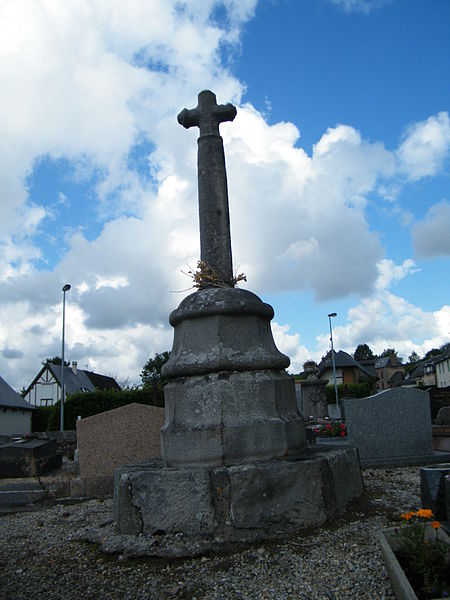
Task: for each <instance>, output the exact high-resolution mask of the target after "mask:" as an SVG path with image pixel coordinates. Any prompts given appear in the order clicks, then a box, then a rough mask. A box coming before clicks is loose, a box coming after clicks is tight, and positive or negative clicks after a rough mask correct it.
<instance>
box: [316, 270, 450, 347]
mask: <svg viewBox="0 0 450 600" xmlns="http://www.w3.org/2000/svg"><path fill="white" fill-rule="evenodd" d="M414 267H415V265H414V262H413V261H412V260H410V259H407V260H405V261H404V262H403V263H402V264H400V265H396V264H394V263H393V261H391V260H382V261H380V263H379V265H378V269H379V278H378V282H377V290H376V292H375V293H374V294H372V295H371V296H369V297H367V298H364V299H363V300H362V301H361V302H360V303H359V304H357V305H356V306H354V307H352V308H350V310H349V311H348V312H347V315H346V323H345V325H337V326H334V327H333V339H334V342H335V346H336V348H339V349H342V350H345V351H346V352H350V353H351V352H353V351H354V350H355V348H356V346H357V345H358V344H360V343H367V344H369V346H370V347H371V349H372V350H373V352H375V353H380V352H382V351H383V350H384V349H385V348H392V347H395V349H396V350H397V351H398V352H399V355H400V356H403V357H404V358H407V357H408V356H409V354H410V353H411V352H412V351H413V350H415V351H416V352H417V353H418V354H419V355H423V354H425V353H426V352H427V351H428V350H430V349H431V348H438V347H439V346H441V345H442V344H444V343H446V342H448V341H449V339H450V306H448V305H444V306H443V307H442V308H441V309H439V310H436V311H426V310H423V309H422V308H420V307H418V306H415V305H413V304H412V303H410V302H408V301H407V300H406V299H405V298H402V297H400V296H396V295H395V294H393V293H392V292H391V291H389V287H390V286H391V285H393V284H395V283H396V282H398V281H399V280H400V279H402V278H404V277H406V276H409V275H413V274H414V273H415V272H416V271H417V269H415V268H414ZM317 341H318V350H319V351H318V354H321V353H322V354H323V353H324V352H325V351H326V350H327V349H328V348H329V339H328V337H327V335H320V336H318V337H317Z"/></svg>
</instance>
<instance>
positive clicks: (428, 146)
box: [397, 112, 450, 181]
mask: <svg viewBox="0 0 450 600" xmlns="http://www.w3.org/2000/svg"><path fill="white" fill-rule="evenodd" d="M449 150H450V119H449V115H448V113H447V112H440V113H438V114H437V115H433V116H431V117H429V118H428V119H427V120H426V121H422V122H420V123H414V124H413V125H410V127H409V128H408V129H407V130H406V133H405V136H404V139H403V141H402V143H401V144H400V146H399V148H398V151H397V157H398V159H399V162H400V169H401V170H402V172H403V173H404V174H405V175H406V176H407V177H408V179H410V180H412V181H416V180H418V179H421V178H422V177H426V176H429V175H435V174H436V173H437V172H438V171H439V170H440V169H441V168H442V165H443V163H444V161H445V159H446V158H447V157H448V154H449Z"/></svg>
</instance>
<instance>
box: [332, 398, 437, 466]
mask: <svg viewBox="0 0 450 600" xmlns="http://www.w3.org/2000/svg"><path fill="white" fill-rule="evenodd" d="M343 406H344V414H345V420H346V426H347V442H348V444H351V445H354V446H356V447H357V448H358V451H359V457H360V460H361V464H362V465H363V466H371V465H383V464H408V463H409V464H414V463H417V462H421V461H426V460H428V459H433V458H434V453H433V443H432V432H431V415H430V402H429V398H428V393H427V392H424V391H421V390H418V389H413V388H402V387H400V388H393V389H389V390H384V391H383V392H380V393H378V394H375V395H374V396H369V397H367V398H346V399H344V400H343Z"/></svg>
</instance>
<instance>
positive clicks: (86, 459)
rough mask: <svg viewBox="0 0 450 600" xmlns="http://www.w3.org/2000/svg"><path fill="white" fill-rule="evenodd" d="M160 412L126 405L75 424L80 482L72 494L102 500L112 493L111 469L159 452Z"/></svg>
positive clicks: (151, 456) (147, 457)
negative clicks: (100, 498)
mask: <svg viewBox="0 0 450 600" xmlns="http://www.w3.org/2000/svg"><path fill="white" fill-rule="evenodd" d="M163 422H164V409H163V408H160V407H158V406H147V405H144V404H136V403H133V404H128V405H126V406H121V407H120V408H115V409H113V410H108V411H106V412H102V413H99V414H97V415H93V416H91V417H87V418H85V419H80V420H78V421H77V437H78V461H79V469H80V479H79V481H75V482H74V483H72V492H73V493H74V494H75V495H80V496H88V497H105V496H108V495H112V493H113V490H114V470H115V469H116V468H117V467H120V466H122V465H124V464H127V463H130V462H141V461H145V460H150V459H151V458H154V457H155V456H158V455H159V454H160V453H161V449H160V441H159V432H160V429H161V427H162V424H163Z"/></svg>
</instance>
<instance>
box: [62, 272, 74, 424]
mask: <svg viewBox="0 0 450 600" xmlns="http://www.w3.org/2000/svg"><path fill="white" fill-rule="evenodd" d="M70 287H71V286H70V284H69V283H66V285H65V286H63V288H62V293H63V313H62V350H61V411H60V417H61V420H60V426H59V428H60V431H64V402H65V401H66V391H65V388H64V329H65V324H66V292H68V291H69V290H70Z"/></svg>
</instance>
